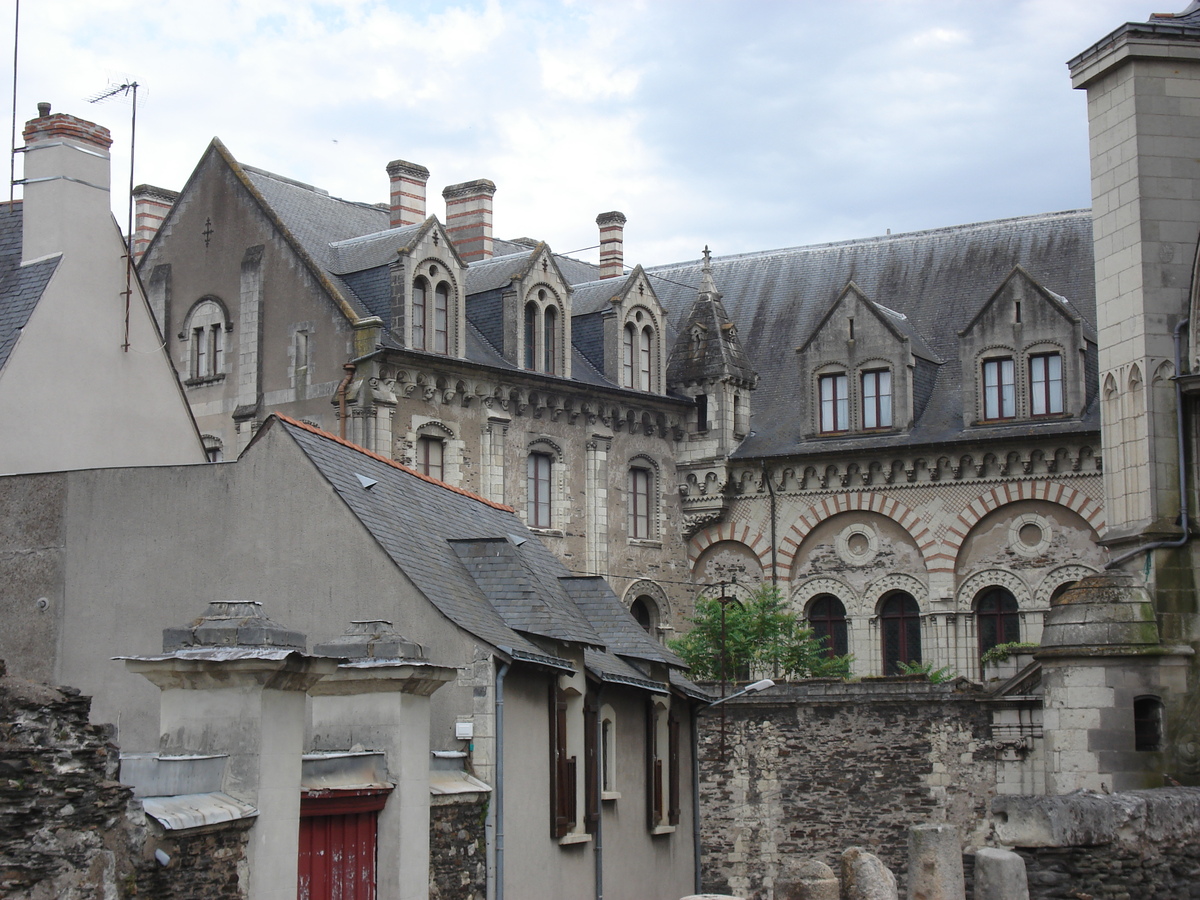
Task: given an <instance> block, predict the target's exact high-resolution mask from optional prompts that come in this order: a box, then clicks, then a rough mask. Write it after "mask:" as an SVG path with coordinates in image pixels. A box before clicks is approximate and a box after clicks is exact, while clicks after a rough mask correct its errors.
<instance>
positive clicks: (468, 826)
mask: <svg viewBox="0 0 1200 900" xmlns="http://www.w3.org/2000/svg"><path fill="white" fill-rule="evenodd" d="M487 807H488V801H487V799H486V797H480V796H479V795H470V797H469V798H468V799H466V800H462V799H459V798H435V799H434V801H433V803H432V805H431V806H430V810H429V900H484V898H486V897H487V860H486V855H485V848H486V846H487V840H486V836H485V835H484V822H485V821H486V819H487Z"/></svg>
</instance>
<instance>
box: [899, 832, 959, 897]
mask: <svg viewBox="0 0 1200 900" xmlns="http://www.w3.org/2000/svg"><path fill="white" fill-rule="evenodd" d="M966 892H967V889H966V885H965V883H964V879H963V867H962V842H961V841H960V840H959V838H958V829H957V828H955V827H954V826H953V825H946V824H938V825H914V826H913V827H912V828H910V829H909V830H908V898H909V900H965V897H966Z"/></svg>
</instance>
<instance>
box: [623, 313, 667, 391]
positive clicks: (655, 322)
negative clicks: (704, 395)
mask: <svg viewBox="0 0 1200 900" xmlns="http://www.w3.org/2000/svg"><path fill="white" fill-rule="evenodd" d="M620 334H621V387H623V388H626V389H627V390H631V391H645V392H647V393H662V387H661V385H662V358H663V349H662V347H661V346H660V343H661V342H660V340H659V336H660V335H661V334H662V325H661V323H660V322H659V317H658V316H657V315H656V314H655V312H654V310H652V309H651V308H650V307H649V306H647V305H646V304H644V303H635V304H634V305H633V306H630V307H629V309H627V310H626V311H625V316H624V319H623V321H622V322H621V331H620ZM643 363H644V365H643Z"/></svg>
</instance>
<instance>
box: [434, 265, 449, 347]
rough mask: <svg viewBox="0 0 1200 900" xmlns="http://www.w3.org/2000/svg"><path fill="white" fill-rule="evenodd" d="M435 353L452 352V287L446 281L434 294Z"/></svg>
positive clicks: (439, 285) (440, 284)
mask: <svg viewBox="0 0 1200 900" xmlns="http://www.w3.org/2000/svg"><path fill="white" fill-rule="evenodd" d="M433 352H434V353H449V352H450V285H448V284H446V282H444V281H443V282H441V283H439V284H438V286H437V289H436V290H435V291H434V292H433Z"/></svg>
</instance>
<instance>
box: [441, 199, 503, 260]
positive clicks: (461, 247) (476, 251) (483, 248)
mask: <svg viewBox="0 0 1200 900" xmlns="http://www.w3.org/2000/svg"><path fill="white" fill-rule="evenodd" d="M495 194H496V185H495V184H493V183H492V182H490V181H488V180H487V179H486V178H481V179H479V180H478V181H466V182H463V183H462V184H452V185H450V186H449V187H448V188H446V189H445V190H444V191H442V197H444V198H445V200H446V231H447V232H448V233H449V235H450V240H452V241H454V247H455V249H456V250H458V254H459V256H461V257H462V258H463V260H465V261H466V262H468V263H471V262H479V260H481V259H491V258H492V197H494V196H495Z"/></svg>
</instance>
